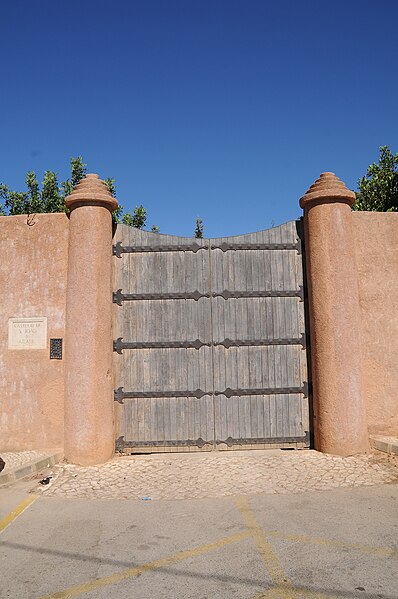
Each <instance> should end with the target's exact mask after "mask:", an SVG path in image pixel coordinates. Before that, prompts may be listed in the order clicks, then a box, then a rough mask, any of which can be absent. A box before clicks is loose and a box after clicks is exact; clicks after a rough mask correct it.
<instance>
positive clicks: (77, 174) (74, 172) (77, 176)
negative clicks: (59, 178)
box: [61, 156, 87, 212]
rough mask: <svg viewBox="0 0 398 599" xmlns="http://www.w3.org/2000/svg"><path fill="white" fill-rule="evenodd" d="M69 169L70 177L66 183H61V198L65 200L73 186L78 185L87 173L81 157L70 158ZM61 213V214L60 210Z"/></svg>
mask: <svg viewBox="0 0 398 599" xmlns="http://www.w3.org/2000/svg"><path fill="white" fill-rule="evenodd" d="M70 167H71V177H70V179H67V180H66V181H63V182H62V183H61V188H62V197H63V198H66V196H68V195H70V194H71V193H72V190H73V188H74V187H75V185H77V184H78V183H79V181H80V180H81V179H83V177H84V175H85V174H86V172H87V169H86V167H87V164H84V162H83V158H82V156H76V157H74V156H72V158H71V159H70ZM61 212H63V211H62V210H61Z"/></svg>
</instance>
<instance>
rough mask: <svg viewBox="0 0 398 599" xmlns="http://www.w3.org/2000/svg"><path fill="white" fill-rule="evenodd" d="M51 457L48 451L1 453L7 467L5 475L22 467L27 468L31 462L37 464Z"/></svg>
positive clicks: (5, 467) (4, 471) (0, 455)
mask: <svg viewBox="0 0 398 599" xmlns="http://www.w3.org/2000/svg"><path fill="white" fill-rule="evenodd" d="M48 455H49V453H48V451H15V452H4V451H3V452H1V453H0V457H1V458H2V459H3V460H4V462H5V466H4V470H3V473H4V474H6V473H7V472H8V471H10V470H15V469H16V468H19V467H20V466H26V465H27V464H30V463H31V462H36V461H39V460H41V459H44V458H45V457H47V456H48Z"/></svg>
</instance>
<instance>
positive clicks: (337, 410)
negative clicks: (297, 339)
mask: <svg viewBox="0 0 398 599" xmlns="http://www.w3.org/2000/svg"><path fill="white" fill-rule="evenodd" d="M354 201H355V194H354V192H352V191H349V190H348V189H347V187H346V186H345V185H344V183H343V182H342V181H340V179H339V178H338V177H336V175H335V174H334V173H322V175H321V176H320V178H319V179H318V180H317V181H316V182H315V183H314V184H313V185H312V186H311V187H310V189H309V190H308V191H307V193H306V194H305V195H304V196H303V197H302V198H301V199H300V206H301V207H302V208H304V230H305V248H306V262H307V280H308V296H309V314H310V336H311V367H312V383H313V407H314V442H315V449H318V450H319V451H322V452H325V453H332V454H337V455H351V454H356V453H362V452H366V451H367V450H368V449H369V441H368V430H367V421H366V407H365V400H364V394H363V381H362V360H361V328H360V324H361V323H360V307H359V291H358V279H357V276H358V275H357V267H356V259H355V247H354V237H353V230H352V222H351V218H352V216H351V206H352V204H353V203H354Z"/></svg>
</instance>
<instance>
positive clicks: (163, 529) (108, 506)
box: [0, 482, 398, 599]
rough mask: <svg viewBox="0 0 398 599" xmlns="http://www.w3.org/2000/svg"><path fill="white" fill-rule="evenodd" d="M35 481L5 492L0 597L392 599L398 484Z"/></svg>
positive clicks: (396, 582) (1, 496)
mask: <svg viewBox="0 0 398 599" xmlns="http://www.w3.org/2000/svg"><path fill="white" fill-rule="evenodd" d="M32 486H33V483H27V482H21V483H18V484H16V485H14V486H13V487H9V488H0V520H1V524H0V529H3V530H2V531H1V532H0V569H1V573H0V597H1V598H6V597H7V598H12V599H25V598H26V599H36V598H41V599H44V598H45V599H61V598H69V597H83V598H87V599H92V598H94V597H95V598H101V599H102V598H103V599H105V598H106V599H108V598H115V599H116V598H117V599H125V598H126V599H127V598H128V599H132V598H135V597H137V598H139V599H164V598H172V599H221V598H223V599H224V598H225V599H226V598H228V599H232V598H237V599H260V598H261V599H268V598H273V599H277V598H281V599H295V598H309V599H314V598H319V599H326V598H332V597H338V598H346V599H352V598H356V597H359V598H362V599H369V598H380V599H397V598H398V485H393V484H391V485H382V486H377V487H366V488H353V489H336V490H332V491H323V492H312V493H302V494H290V495H261V494H260V495H252V496H249V497H245V496H238V497H223V498H219V499H193V500H174V501H154V500H148V501H145V500H123V499H118V500H116V499H115V500H112V499H90V500H89V499H66V498H65V499H64V498H58V497H57V498H55V497H45V496H40V497H36V498H35V496H32V495H31V494H30V495H29V494H28V491H29V489H30V488H31V487H32ZM32 500H33V501H32ZM30 501H32V503H30V505H27V504H28V503H29V502H30ZM21 502H22V503H21ZM18 505H19V506H21V507H20V510H22V509H23V508H26V509H25V510H24V511H22V513H20V514H19V515H18V509H17V510H16V511H15V508H17V506H18ZM13 510H14V511H13Z"/></svg>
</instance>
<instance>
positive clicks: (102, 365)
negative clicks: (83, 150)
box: [65, 175, 118, 465]
mask: <svg viewBox="0 0 398 599" xmlns="http://www.w3.org/2000/svg"><path fill="white" fill-rule="evenodd" d="M65 204H66V206H67V208H69V210H70V211H71V212H70V223H69V248H68V280H67V292H66V333H65V361H66V363H65V367H66V368H65V458H66V460H67V461H69V462H72V463H75V464H82V465H91V464H99V463H102V462H105V461H107V460H108V459H110V458H111V457H112V455H113V453H114V443H115V441H114V422H113V421H114V416H113V385H112V288H111V287H112V282H111V277H112V211H113V210H115V208H116V207H117V205H118V204H117V201H116V199H115V198H113V197H112V195H111V194H110V192H109V190H108V188H107V187H106V185H105V184H104V182H103V181H101V180H100V179H99V177H98V175H87V176H86V177H85V178H84V179H82V180H81V181H80V183H79V184H78V185H77V186H76V187H75V188H74V190H73V191H72V193H71V194H70V195H69V196H68V197H67V198H66V199H65Z"/></svg>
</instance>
